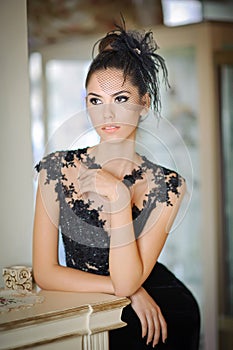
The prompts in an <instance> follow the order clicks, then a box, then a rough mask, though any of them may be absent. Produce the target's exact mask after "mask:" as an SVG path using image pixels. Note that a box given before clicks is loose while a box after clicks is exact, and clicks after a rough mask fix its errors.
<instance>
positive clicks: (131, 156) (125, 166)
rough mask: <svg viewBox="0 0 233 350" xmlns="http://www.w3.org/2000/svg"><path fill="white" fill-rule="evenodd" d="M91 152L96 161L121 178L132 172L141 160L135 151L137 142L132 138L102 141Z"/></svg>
mask: <svg viewBox="0 0 233 350" xmlns="http://www.w3.org/2000/svg"><path fill="white" fill-rule="evenodd" d="M91 154H92V155H93V156H94V157H95V162H96V163H98V164H100V165H101V166H102V168H103V169H105V170H106V171H108V172H110V173H111V174H113V175H114V176H116V177H118V178H119V179H122V178H123V177H124V176H125V175H126V174H129V173H131V171H132V170H133V169H135V168H137V167H138V166H139V164H140V161H141V158H140V156H139V155H138V154H137V153H136V152H135V142H134V141H132V140H124V141H115V142H100V143H99V144H98V145H97V146H95V147H93V148H92V149H91Z"/></svg>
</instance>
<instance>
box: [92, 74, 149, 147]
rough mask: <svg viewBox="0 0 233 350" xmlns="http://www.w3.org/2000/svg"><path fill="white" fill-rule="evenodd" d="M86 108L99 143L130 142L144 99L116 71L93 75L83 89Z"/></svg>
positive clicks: (136, 89)
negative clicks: (85, 96)
mask: <svg viewBox="0 0 233 350" xmlns="http://www.w3.org/2000/svg"><path fill="white" fill-rule="evenodd" d="M86 101H87V108H88V112H89V115H90V118H91V121H92V123H93V126H94V127H95V129H96V131H97V133H98V134H99V136H100V138H101V140H102V141H103V140H104V141H108V140H109V141H110V140H111V141H113V140H118V141H119V140H122V139H123V140H124V139H133V138H134V136H135V131H136V128H137V125H138V121H139V117H140V115H141V113H142V111H143V109H144V107H145V103H144V102H145V98H143V97H141V96H140V95H139V93H138V88H137V87H136V86H134V85H132V84H131V82H130V80H129V78H127V79H125V80H124V77H123V73H122V71H121V70H118V69H114V68H112V69H106V70H101V71H97V72H95V73H93V74H92V75H91V77H90V79H89V82H88V85H87V99H86Z"/></svg>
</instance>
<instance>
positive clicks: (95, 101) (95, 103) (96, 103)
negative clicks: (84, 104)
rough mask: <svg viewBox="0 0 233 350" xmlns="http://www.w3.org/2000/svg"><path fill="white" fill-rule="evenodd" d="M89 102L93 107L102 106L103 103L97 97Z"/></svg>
mask: <svg viewBox="0 0 233 350" xmlns="http://www.w3.org/2000/svg"><path fill="white" fill-rule="evenodd" d="M89 101H90V103H91V104H92V105H100V104H101V103H102V102H101V100H100V99H99V98H96V97H92V98H90V100H89Z"/></svg>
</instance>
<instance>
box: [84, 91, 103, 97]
mask: <svg viewBox="0 0 233 350" xmlns="http://www.w3.org/2000/svg"><path fill="white" fill-rule="evenodd" d="M89 95H93V96H96V97H101V96H100V95H98V94H95V93H94V92H89V94H87V96H89Z"/></svg>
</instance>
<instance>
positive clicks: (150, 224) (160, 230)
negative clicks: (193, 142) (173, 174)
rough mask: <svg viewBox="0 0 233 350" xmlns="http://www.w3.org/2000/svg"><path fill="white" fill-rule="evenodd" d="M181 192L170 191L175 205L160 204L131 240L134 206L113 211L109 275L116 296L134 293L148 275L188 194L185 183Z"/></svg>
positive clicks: (172, 202)
mask: <svg viewBox="0 0 233 350" xmlns="http://www.w3.org/2000/svg"><path fill="white" fill-rule="evenodd" d="M179 192H180V196H179V197H177V196H176V194H174V193H170V201H171V204H172V205H169V206H167V205H166V203H158V205H157V206H156V208H155V209H154V210H153V211H152V212H151V214H150V216H149V218H148V220H147V222H146V225H145V227H144V229H143V232H142V233H141V234H140V237H139V238H138V239H137V240H133V239H132V231H133V224H132V218H131V206H130V205H129V206H125V207H124V209H122V211H121V212H115V213H113V214H112V219H111V249H110V275H111V278H112V282H113V285H114V289H115V293H116V294H117V295H121V296H123V295H126V296H130V295H132V294H134V293H135V291H137V290H138V289H139V288H140V287H141V285H142V284H143V283H144V281H145V280H146V278H147V277H148V276H149V274H150V272H151V270H152V268H153V267H154V265H155V263H156V261H157V259H158V257H159V255H160V253H161V250H162V248H163V246H164V244H165V242H166V239H167V236H168V233H169V231H170V229H171V226H172V224H173V222H174V219H175V217H176V215H177V212H178V209H179V206H180V203H181V200H182V197H183V195H184V193H185V183H184V182H183V184H182V186H181V187H180V188H179ZM127 220H128V224H127Z"/></svg>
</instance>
